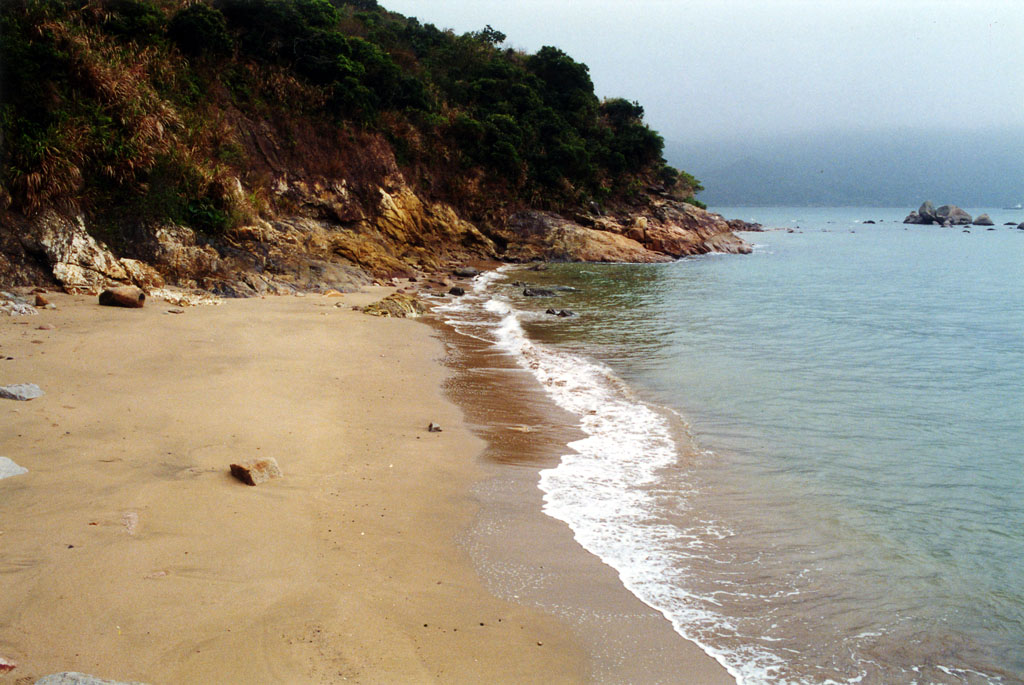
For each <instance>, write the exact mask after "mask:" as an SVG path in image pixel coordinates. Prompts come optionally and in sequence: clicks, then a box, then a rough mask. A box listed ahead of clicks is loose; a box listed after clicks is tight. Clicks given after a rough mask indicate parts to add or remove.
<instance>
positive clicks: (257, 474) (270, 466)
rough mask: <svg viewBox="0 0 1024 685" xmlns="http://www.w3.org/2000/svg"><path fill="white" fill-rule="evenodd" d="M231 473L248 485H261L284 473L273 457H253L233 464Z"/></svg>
mask: <svg viewBox="0 0 1024 685" xmlns="http://www.w3.org/2000/svg"><path fill="white" fill-rule="evenodd" d="M231 475H232V476H234V477H235V478H237V479H238V480H240V481H242V482H243V483H245V484H246V485H259V484H260V483H265V482H267V481H268V480H270V479H271V478H281V477H282V475H283V474H282V473H281V469H280V467H278V465H277V460H276V459H274V458H273V457H269V458H266V459H251V460H249V461H243V462H242V463H240V464H232V465H231Z"/></svg>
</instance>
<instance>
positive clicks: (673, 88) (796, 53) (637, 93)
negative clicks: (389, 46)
mask: <svg viewBox="0 0 1024 685" xmlns="http://www.w3.org/2000/svg"><path fill="white" fill-rule="evenodd" d="M379 2H380V4H381V5H383V6H384V7H386V8H387V9H390V10H393V11H396V12H400V13H402V14H405V15H407V16H415V17H417V18H419V19H420V21H422V22H424V23H432V24H435V25H436V26H438V27H439V28H451V29H454V30H455V31H456V32H457V33H463V32H465V31H475V30H479V29H482V28H483V27H484V26H485V25H487V24H490V25H491V26H493V27H494V28H496V29H498V30H500V31H502V32H504V33H505V34H507V35H508V41H507V43H506V44H507V45H511V46H513V47H516V48H521V49H524V50H528V51H530V52H535V51H536V50H537V49H539V48H540V47H542V46H544V45H555V46H558V47H560V48H562V49H563V50H565V51H566V52H567V53H569V54H570V55H571V56H572V57H574V58H575V59H577V60H578V61H581V62H584V63H586V64H587V65H588V66H589V67H590V75H591V78H592V79H593V81H594V85H595V88H596V91H597V94H598V96H599V97H615V96H618V97H625V98H628V99H630V100H638V101H639V102H640V104H642V105H643V106H644V108H645V110H646V119H647V122H648V123H649V124H650V125H651V126H652V127H653V128H654V129H656V130H658V131H660V132H661V133H662V135H664V137H665V138H666V139H667V140H679V141H688V140H689V141H693V140H700V139H717V138H723V137H727V136H728V137H735V136H736V135H737V134H740V135H748V136H762V135H765V136H767V135H773V134H777V133H781V132H799V131H804V130H821V129H825V130H832V129H837V130H844V129H867V128H889V127H913V128H920V127H925V128H952V129H976V128H985V127H1002V126H1013V127H1024V0H889V1H888V2H886V1H884V0H831V1H830V0H817V1H814V0H379ZM1021 144H1022V154H1024V140H1022V143H1021Z"/></svg>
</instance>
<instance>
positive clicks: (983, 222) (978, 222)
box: [974, 214, 995, 226]
mask: <svg viewBox="0 0 1024 685" xmlns="http://www.w3.org/2000/svg"><path fill="white" fill-rule="evenodd" d="M974 225H975V226H993V225H995V224H994V223H993V221H992V217H990V216H989V215H988V214H979V215H978V217H977V218H976V219H975V220H974Z"/></svg>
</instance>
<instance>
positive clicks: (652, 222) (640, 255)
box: [502, 200, 751, 263]
mask: <svg viewBox="0 0 1024 685" xmlns="http://www.w3.org/2000/svg"><path fill="white" fill-rule="evenodd" d="M580 221H585V222H586V223H587V224H589V225H587V226H584V225H582V224H581V223H580ZM502 238H503V239H504V240H505V241H507V243H508V248H507V251H506V255H505V256H506V257H509V258H511V259H514V260H516V261H529V260H532V259H544V260H553V261H584V262H647V263H650V262H664V261H671V260H672V259H676V258H678V257H684V256H687V255H696V254H706V253H708V252H728V253H732V254H746V253H749V252H750V251H751V247H750V245H749V244H748V243H747V242H745V241H744V240H742V239H740V238H739V237H738V236H736V235H734V234H733V233H732V232H731V231H730V228H729V224H728V223H727V222H726V221H725V219H723V218H722V217H721V216H719V215H717V214H712V213H710V212H707V211H705V210H703V209H700V208H698V207H694V206H693V205H689V204H686V203H684V202H675V201H667V200H660V201H658V202H657V203H656V204H654V205H653V206H652V207H650V208H649V209H647V210H643V211H640V212H637V213H628V214H621V215H618V216H584V217H580V216H577V217H574V220H568V219H565V218H563V217H561V216H558V215H556V214H552V213H550V212H538V211H526V212H520V213H518V214H514V215H512V216H511V217H510V218H509V221H508V225H507V227H506V229H505V230H504V231H503V232H502Z"/></svg>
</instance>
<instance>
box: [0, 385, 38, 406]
mask: <svg viewBox="0 0 1024 685" xmlns="http://www.w3.org/2000/svg"><path fill="white" fill-rule="evenodd" d="M44 394H46V393H44V392H43V390H42V388H40V387H39V386H38V385H36V384H35V383H15V384H14V385H0V398H3V399H5V400H18V401H20V402H26V401H28V400H34V399H35V398H37V397H42V396H43V395H44Z"/></svg>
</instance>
